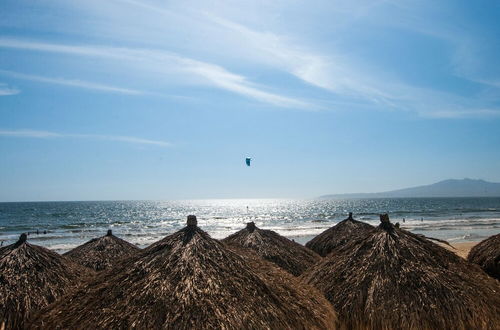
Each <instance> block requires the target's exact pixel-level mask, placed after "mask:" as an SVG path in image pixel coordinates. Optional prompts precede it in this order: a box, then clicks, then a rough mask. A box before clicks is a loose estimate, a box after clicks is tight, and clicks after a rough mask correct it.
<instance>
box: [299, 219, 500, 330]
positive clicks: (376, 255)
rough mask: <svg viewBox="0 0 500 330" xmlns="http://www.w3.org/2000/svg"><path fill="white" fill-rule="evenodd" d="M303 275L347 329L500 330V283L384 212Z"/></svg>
mask: <svg viewBox="0 0 500 330" xmlns="http://www.w3.org/2000/svg"><path fill="white" fill-rule="evenodd" d="M381 221H382V223H381V224H380V225H379V227H377V228H374V229H372V231H371V233H369V234H368V235H367V236H365V237H364V238H358V239H356V240H355V241H352V242H349V243H347V244H346V245H344V246H342V247H340V248H337V249H335V252H334V253H332V254H330V255H329V256H328V257H326V258H325V259H324V260H323V261H322V262H321V263H319V264H317V265H316V266H314V267H313V268H312V269H310V270H309V271H307V272H305V273H304V274H303V275H302V279H303V280H305V282H307V283H309V284H312V285H313V286H315V287H316V288H318V289H319V290H320V291H322V292H323V293H324V294H325V296H326V297H327V299H328V300H329V301H330V302H332V304H333V305H334V307H335V308H336V310H337V311H338V313H339V319H340V322H343V323H344V324H345V325H346V327H347V328H348V329H498V328H499V327H500V283H498V281H496V280H494V279H492V278H490V277H489V276H487V275H486V274H485V273H484V272H483V271H482V270H481V269H480V268H479V267H477V266H476V265H473V264H470V263H468V262H467V261H466V260H464V259H462V258H460V257H458V256H457V255H455V254H454V253H453V252H450V251H448V250H446V249H445V248H442V247H440V246H438V245H436V244H434V243H432V242H431V241H429V240H427V239H425V238H424V237H421V236H417V235H415V234H412V233H410V232H408V231H406V230H403V229H398V228H395V227H394V226H393V225H392V224H391V223H390V222H389V217H388V216H387V215H383V216H381Z"/></svg>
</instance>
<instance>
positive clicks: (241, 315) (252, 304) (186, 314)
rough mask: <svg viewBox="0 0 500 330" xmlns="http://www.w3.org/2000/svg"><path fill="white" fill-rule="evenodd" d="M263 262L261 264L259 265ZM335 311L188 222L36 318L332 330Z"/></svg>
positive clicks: (96, 324)
mask: <svg viewBox="0 0 500 330" xmlns="http://www.w3.org/2000/svg"><path fill="white" fill-rule="evenodd" d="M256 264H258V265H259V267H256V266H255V265H256ZM335 324H336V314H335V312H334V310H333V308H332V307H331V305H330V304H329V303H328V302H327V301H326V299H325V298H324V297H323V296H322V295H321V294H320V293H319V292H318V291H316V290H315V289H314V288H312V287H310V286H307V285H301V284H300V283H299V282H298V280H297V279H296V278H295V277H293V276H292V275H290V274H287V273H286V272H284V271H282V270H280V269H278V268H277V267H275V266H274V265H272V264H271V263H268V262H266V261H263V260H259V259H257V258H255V259H251V258H248V257H245V256H242V255H238V254H236V253H234V252H232V251H230V250H229V249H228V248H227V247H226V246H225V245H224V244H223V243H221V242H219V241H217V240H215V239H212V238H211V237H210V236H209V235H208V234H207V233H206V232H204V231H202V230H201V229H199V228H198V227H197V224H196V217H195V216H189V217H188V225H187V227H185V228H183V229H181V230H180V231H178V232H176V233H174V234H172V235H170V236H167V237H165V238H164V239H162V240H160V241H158V242H156V243H154V244H152V245H151V246H149V247H148V248H146V249H144V250H143V251H142V252H141V253H140V254H139V255H138V256H136V257H134V258H132V259H129V260H124V261H123V262H121V263H120V264H119V265H117V267H115V268H114V270H113V271H112V272H101V273H100V274H99V275H98V276H97V277H96V278H95V280H94V281H92V282H90V283H89V284H88V285H87V286H86V287H82V288H80V289H79V290H77V291H75V292H74V293H73V294H70V295H68V296H66V297H65V299H62V300H59V301H58V302H56V303H55V304H53V305H51V306H50V307H49V308H47V309H45V310H43V311H42V312H40V313H39V314H38V315H37V317H36V318H34V321H33V324H31V326H32V327H33V328H44V329H73V328H92V329H103V328H106V329H124V328H139V329H160V328H162V329H287V328H297V329H299V328H300V329H305V328H311V329H328V328H333V327H334V325H335Z"/></svg>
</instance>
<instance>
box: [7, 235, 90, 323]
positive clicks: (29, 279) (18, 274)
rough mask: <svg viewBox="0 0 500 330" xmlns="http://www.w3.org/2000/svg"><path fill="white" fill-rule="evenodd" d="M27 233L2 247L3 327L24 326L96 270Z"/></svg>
mask: <svg viewBox="0 0 500 330" xmlns="http://www.w3.org/2000/svg"><path fill="white" fill-rule="evenodd" d="M26 240H27V235H26V234H22V235H21V237H20V238H19V240H18V241H17V242H16V243H14V244H11V245H8V246H4V247H2V248H0V329H4V328H5V329H22V328H24V324H25V322H26V320H27V319H28V317H29V316H30V315H31V314H32V313H33V312H36V311H37V310H39V309H41V308H43V307H45V306H47V305H48V304H50V303H52V302H53V301H54V300H55V299H56V298H59V297H60V296H61V295H63V294H64V293H66V292H67V291H68V290H69V289H70V288H71V287H72V286H74V285H75V284H78V283H79V282H80V281H81V280H82V279H83V278H84V277H85V275H89V273H92V272H91V271H90V270H88V269H86V268H85V267H82V266H80V265H78V264H76V263H74V262H72V261H71V260H69V259H67V258H65V257H63V256H61V255H59V254H57V253H55V252H53V251H50V250H49V249H46V248H44V247H41V246H37V245H32V244H29V243H28V242H27V241H26Z"/></svg>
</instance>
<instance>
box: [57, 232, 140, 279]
mask: <svg viewBox="0 0 500 330" xmlns="http://www.w3.org/2000/svg"><path fill="white" fill-rule="evenodd" d="M139 251H140V249H139V248H138V247H137V246H135V245H133V244H131V243H129V242H127V241H125V240H123V239H121V238H118V237H116V236H115V235H113V233H112V231H111V230H108V233H107V234H106V236H102V237H99V238H94V239H92V240H90V241H88V242H87V243H85V244H82V245H80V246H77V247H76V248H74V249H73V250H70V251H68V252H66V253H65V254H64V256H66V257H68V258H70V259H71V260H73V261H75V262H76V263H79V264H80V265H82V266H85V267H88V268H91V269H93V270H95V271H101V270H104V269H109V268H111V267H113V266H114V265H115V264H116V263H117V262H118V261H120V259H122V258H130V257H131V256H133V255H135V254H137V253H138V252H139Z"/></svg>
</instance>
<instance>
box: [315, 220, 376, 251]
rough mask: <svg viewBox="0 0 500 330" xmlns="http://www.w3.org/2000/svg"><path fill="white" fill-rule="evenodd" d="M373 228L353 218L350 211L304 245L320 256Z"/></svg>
mask: <svg viewBox="0 0 500 330" xmlns="http://www.w3.org/2000/svg"><path fill="white" fill-rule="evenodd" d="M371 229H373V226H371V225H369V224H367V223H366V222H361V221H358V220H354V219H353V217H352V213H349V217H348V218H347V219H345V220H342V221H340V222H339V223H338V224H336V225H335V226H333V227H331V228H328V229H327V230H325V231H324V232H322V233H321V234H319V235H318V236H316V237H314V238H313V239H312V240H310V241H309V242H307V243H306V247H308V248H309V249H311V250H313V251H314V252H316V253H317V254H319V255H320V256H322V257H325V256H326V255H327V254H329V253H330V252H332V251H333V250H334V249H335V248H337V247H338V246H342V245H344V244H346V243H347V242H349V241H351V240H353V239H354V238H355V237H356V236H358V235H363V234H365V233H366V232H367V231H370V230H371Z"/></svg>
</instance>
